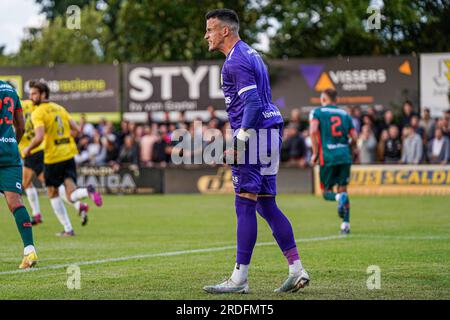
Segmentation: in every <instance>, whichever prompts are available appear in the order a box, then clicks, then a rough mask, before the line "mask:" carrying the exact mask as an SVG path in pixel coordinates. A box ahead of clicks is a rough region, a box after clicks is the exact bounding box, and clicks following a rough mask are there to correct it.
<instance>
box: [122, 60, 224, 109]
mask: <svg viewBox="0 0 450 320" xmlns="http://www.w3.org/2000/svg"><path fill="white" fill-rule="evenodd" d="M221 68H222V62H221V61H220V62H218V61H208V62H197V63H195V64H194V63H161V64H125V65H124V72H123V74H124V81H125V85H124V88H125V112H151V111H195V110H206V108H207V107H208V105H214V106H215V107H216V108H217V109H225V102H224V96H223V92H222V89H221V84H220V77H221V76H220V73H221Z"/></svg>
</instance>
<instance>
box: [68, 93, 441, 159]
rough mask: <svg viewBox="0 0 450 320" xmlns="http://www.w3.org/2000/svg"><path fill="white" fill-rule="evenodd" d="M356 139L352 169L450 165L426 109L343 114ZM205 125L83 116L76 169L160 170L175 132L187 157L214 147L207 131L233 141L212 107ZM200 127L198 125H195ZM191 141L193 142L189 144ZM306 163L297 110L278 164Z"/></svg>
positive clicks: (306, 143) (304, 125) (305, 136)
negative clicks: (186, 139) (184, 136)
mask: <svg viewBox="0 0 450 320" xmlns="http://www.w3.org/2000/svg"><path fill="white" fill-rule="evenodd" d="M346 109H347V111H348V113H349V114H350V116H351V119H352V122H353V125H354V127H355V130H356V132H357V133H358V141H357V142H356V145H357V152H355V159H354V161H355V163H361V164H375V163H386V164H419V163H432V164H447V163H448V162H449V161H450V111H446V112H445V113H444V115H443V116H442V117H440V118H437V119H433V118H432V117H431V114H430V110H429V109H427V108H425V109H424V110H423V112H422V114H421V115H419V114H417V113H415V112H414V108H413V105H412V103H411V102H409V101H406V102H405V103H404V104H403V106H402V110H401V111H402V112H401V114H399V115H397V116H395V114H394V112H393V111H392V110H385V111H377V110H376V109H375V108H374V107H369V108H367V109H366V110H363V109H362V108H361V107H359V106H350V107H347V108H346ZM208 115H209V117H208V121H206V122H204V121H203V122H202V125H200V126H196V125H194V122H193V121H191V122H188V121H185V120H184V114H183V113H180V117H179V119H178V120H177V121H170V120H169V114H168V113H166V118H165V119H166V121H162V122H161V121H159V122H156V121H153V120H152V118H151V114H150V116H149V120H148V121H147V123H146V124H136V123H133V122H128V121H122V122H121V123H120V126H118V127H115V125H114V124H113V123H112V122H110V121H106V120H105V119H103V120H101V121H100V123H98V124H96V125H94V124H91V123H89V122H87V121H86V119H85V117H84V116H82V117H81V120H80V126H81V128H82V132H81V133H80V135H79V136H78V137H77V139H76V140H77V144H78V149H79V154H78V155H77V157H76V161H77V163H78V164H83V165H110V166H116V167H119V166H129V165H135V166H141V167H154V166H157V167H165V166H167V165H170V164H171V153H172V149H173V147H174V146H175V145H176V144H177V143H178V141H176V142H174V141H173V140H172V135H173V134H174V131H175V130H176V129H185V130H187V132H189V133H190V134H191V137H192V138H193V141H201V142H200V144H198V143H197V145H196V144H195V143H193V144H192V148H191V153H192V154H191V155H192V156H193V157H195V155H197V154H200V155H201V152H202V150H203V148H204V147H205V146H207V145H208V144H209V143H210V142H211V141H213V139H214V138H213V137H212V136H208V135H205V134H204V133H205V131H206V129H216V130H220V131H221V132H222V134H223V136H224V137H225V140H230V139H231V138H232V137H231V136H230V135H229V134H228V135H227V129H230V125H229V123H228V122H227V121H225V120H224V119H221V118H220V117H218V116H217V115H216V111H215V109H214V107H212V106H210V107H208ZM197 120H199V121H201V120H200V119H197ZM194 137H195V138H194ZM310 158H311V139H310V137H309V129H308V121H307V119H302V114H301V112H300V110H299V109H294V110H292V112H291V117H290V119H289V120H288V121H287V122H286V123H285V128H284V131H283V142H282V147H281V161H282V162H283V163H284V165H287V166H298V167H306V166H308V165H309V161H310Z"/></svg>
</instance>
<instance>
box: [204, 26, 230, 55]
mask: <svg viewBox="0 0 450 320" xmlns="http://www.w3.org/2000/svg"><path fill="white" fill-rule="evenodd" d="M205 39H206V41H208V50H209V51H217V50H220V48H221V46H222V44H223V42H224V39H225V34H224V26H223V25H222V23H221V22H220V20H218V19H216V18H211V19H208V20H207V21H206V33H205Z"/></svg>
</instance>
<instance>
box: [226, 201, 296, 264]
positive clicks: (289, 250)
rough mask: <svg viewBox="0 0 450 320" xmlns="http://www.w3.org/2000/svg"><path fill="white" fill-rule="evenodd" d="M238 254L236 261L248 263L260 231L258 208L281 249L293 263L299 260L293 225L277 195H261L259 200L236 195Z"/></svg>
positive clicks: (290, 262) (289, 261)
mask: <svg viewBox="0 0 450 320" xmlns="http://www.w3.org/2000/svg"><path fill="white" fill-rule="evenodd" d="M235 207H236V215H237V256H236V263H239V264H245V265H248V264H249V263H250V260H251V257H252V253H253V248H254V247H255V243H256V237H257V233H258V225H257V221H256V210H258V213H259V214H260V215H261V216H262V217H263V218H264V219H265V220H266V221H267V223H268V224H269V226H270V228H271V229H272V234H273V236H274V238H275V240H276V241H277V243H278V245H279V247H280V249H281V251H283V254H284V256H285V257H286V259H287V260H288V263H289V264H290V265H291V264H293V263H294V261H296V260H299V255H298V251H297V245H296V243H295V239H294V233H293V231H292V226H291V223H290V222H289V220H288V219H287V218H286V216H285V215H284V214H283V213H282V212H281V210H280V209H279V208H278V206H277V204H276V202H275V197H259V198H258V201H253V200H251V199H247V198H243V197H240V196H236V199H235Z"/></svg>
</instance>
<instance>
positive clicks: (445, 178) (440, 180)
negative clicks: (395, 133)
mask: <svg viewBox="0 0 450 320" xmlns="http://www.w3.org/2000/svg"><path fill="white" fill-rule="evenodd" d="M314 171H315V173H314V186H315V191H316V194H317V195H320V194H321V190H320V183H319V168H318V166H316V168H315V170H314ZM349 193H350V194H370V195H374V194H377V195H384V194H389V195H398V194H416V195H427V194H430V195H446V194H450V166H433V165H420V166H410V165H398V166H392V165H368V166H362V165H361V166H359V165H354V166H352V170H351V177H350V184H349Z"/></svg>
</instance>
